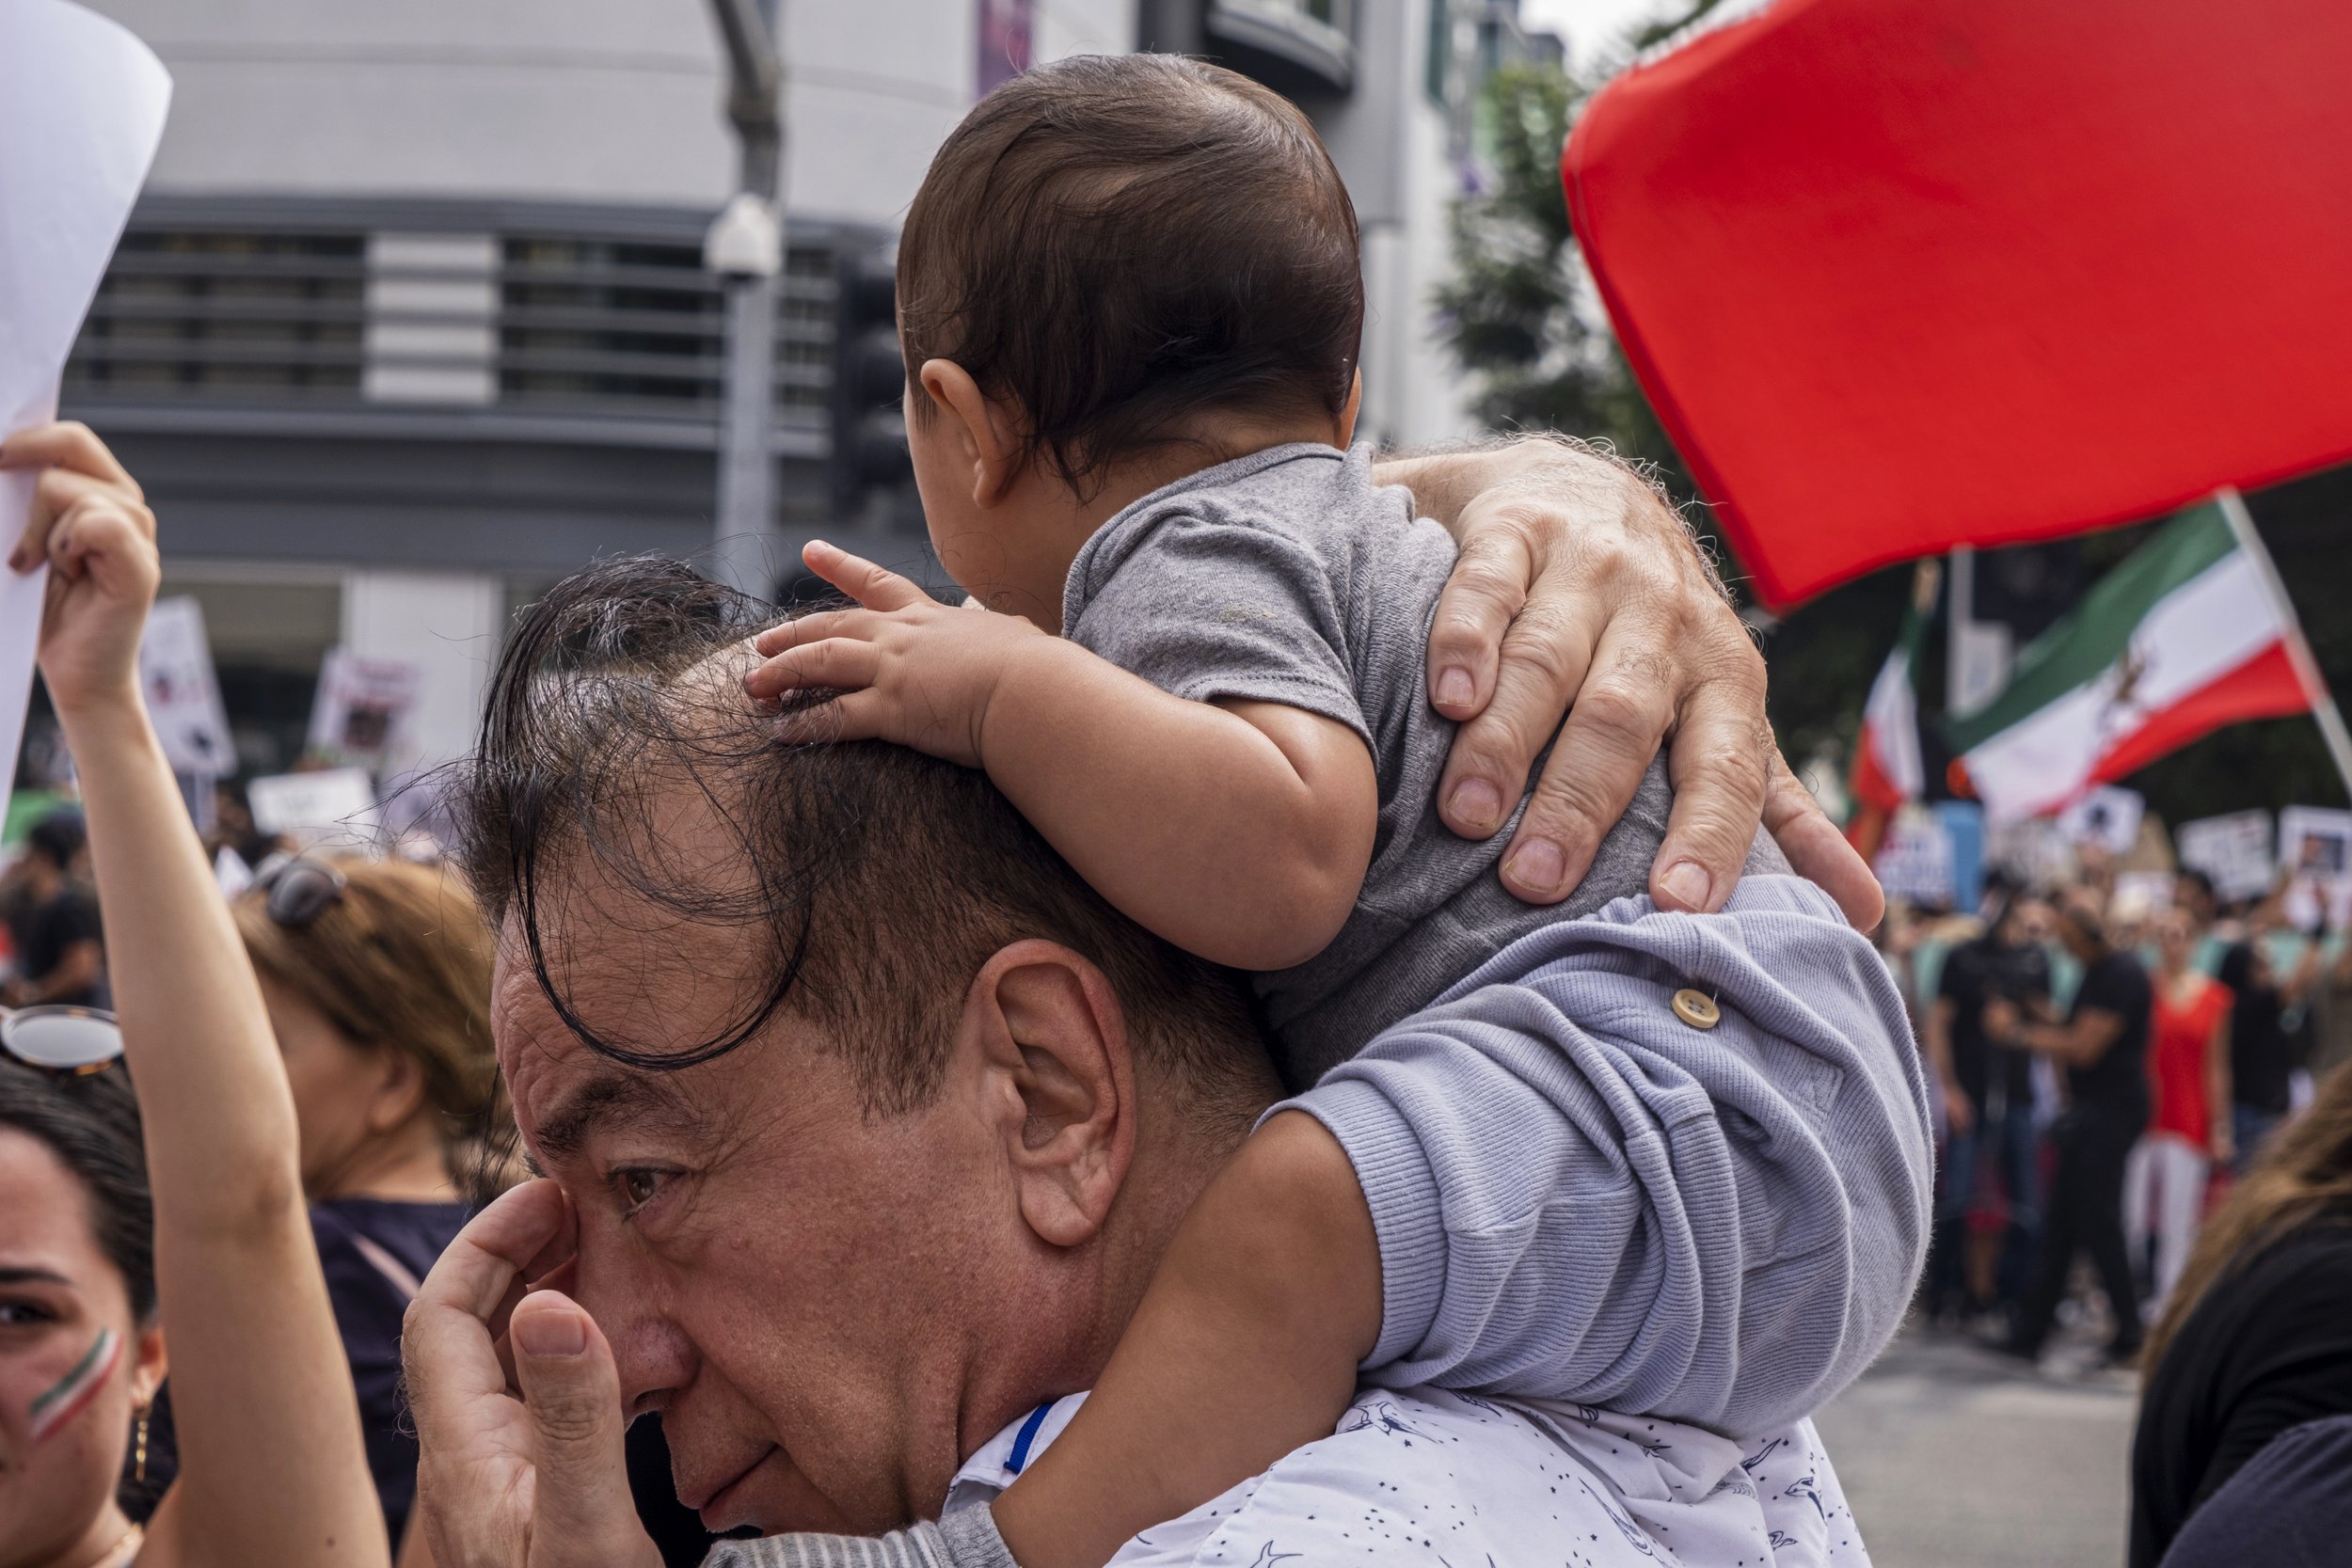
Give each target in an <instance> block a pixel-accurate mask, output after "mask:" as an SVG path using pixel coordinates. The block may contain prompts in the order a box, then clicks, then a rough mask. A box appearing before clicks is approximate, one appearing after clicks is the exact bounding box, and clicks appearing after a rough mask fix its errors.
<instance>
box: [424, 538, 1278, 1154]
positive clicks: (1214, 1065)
mask: <svg viewBox="0 0 2352 1568" xmlns="http://www.w3.org/2000/svg"><path fill="white" fill-rule="evenodd" d="M783 618H784V617H783V615H782V613H781V612H780V611H778V610H775V609H774V608H773V607H772V606H770V605H767V604H764V603H761V602H760V601H758V600H756V599H754V598H751V597H749V596H748V595H745V594H739V593H736V592H735V591H733V590H731V589H727V588H723V587H721V586H719V585H718V584H716V583H712V582H709V581H707V580H706V579H704V578H700V577H698V576H696V575H695V574H694V573H693V572H692V571H691V569H689V568H688V567H687V566H686V565H684V564H683V563H681V562H674V561H664V560H660V559H655V558H649V557H648V558H635V559H628V560H622V561H614V562H604V563H601V564H599V565H596V566H593V567H591V568H589V569H588V570H586V571H583V572H580V573H577V574H575V575H574V576H572V577H569V578H565V579H564V581H562V582H560V583H558V584H557V585H556V586H555V588H554V589H553V590H551V591H550V592H549V593H548V595H547V597H546V598H544V599H542V600H541V601H540V602H539V603H537V604H536V605H533V606H532V607H531V608H530V609H529V610H526V611H525V612H524V613H523V615H522V616H521V618H520V619H519V620H518V622H517V624H516V626H515V628H514V634H513V636H512V637H511V638H510V639H509V641H508V642H507V646H506V649H505V652H504V653H503V654H502V655H501V657H500V660H499V667H498V672H497V673H496V675H495V676H494V677H493V679H492V681H491V686H490V694H489V702H488V705H487V708H486V710H485V713H484V716H483V723H482V737H481V745H480V747H479V749H478V750H477V752H476V753H475V755H474V757H473V758H472V760H471V762H470V764H469V766H468V767H467V768H466V770H465V771H464V773H463V775H462V777H461V781H460V784H459V785H458V787H457V789H456V790H455V792H454V800H453V804H454V807H455V816H456V818H457V822H458V826H459V845H460V853H461V855H462V857H463V859H464V863H465V865H466V868H467V871H468V873H469V876H470V878H471V879H472V882H473V886H474V890H475V893H476V895H478V897H479V898H480V899H481V902H482V906H483V911H484V913H485V915H486V916H487V917H488V919H489V920H490V922H491V923H492V925H493V926H494V927H505V928H507V929H509V930H512V931H514V932H516V934H518V935H519V936H520V938H521V940H522V942H523V944H524V946H525V948H526V949H527V951H528V956H529V959H530V962H531V963H532V967H533V970H534V972H535V974H536V977H537V979H538V983H539V985H540V988H541V989H542V990H543V991H545V993H546V995H547V997H548V1001H549V1002H550V1003H551V1004H552V1005H553V1006H554V1007H555V1009H556V1011H557V1013H558V1015H559V1016H561V1017H562V1019H563V1020H564V1023H565V1025H566V1026H567V1027H568V1028H570V1030H571V1031H572V1033H573V1034H574V1035H576V1036H577V1037H579V1038H580V1040H581V1041H582V1042H583V1043H585V1044H586V1045H588V1046H589V1047H590V1048H591V1049H593V1050H596V1051H597V1052H599V1053H602V1054H604V1055H606V1056H609V1057H611V1058H612V1059H614V1060H616V1061H620V1062H623V1063H626V1064H628V1066H631V1067H635V1068H640V1069H649V1070H672V1069H679V1068H684V1067H691V1066H692V1065H694V1064H695V1063H698V1062H705V1061H708V1060H710V1059H711V1058H713V1057H715V1056H718V1055H721V1054H723V1053H726V1052H728V1051H732V1050H734V1049H736V1048H737V1047H738V1046H740V1045H742V1044H743V1043H744V1042H745V1041H747V1040H750V1039H752V1038H753V1037H755V1036H757V1035H758V1034H759V1032H760V1031H761V1029H762V1028H763V1027H764V1026H765V1025H766V1024H767V1023H768V1022H769V1021H770V1020H771V1018H773V1017H774V1016H775V1015H776V1013H777V1012H778V1011H779V1009H785V1008H789V1009H791V1010H792V1011H794V1012H797V1013H799V1014H801V1015H803V1016H805V1017H808V1018H811V1019H813V1020H815V1021H817V1022H819V1023H821V1024H823V1025H824V1026H825V1028H826V1031H827V1033H828V1034H829V1035H830V1036H831V1037H832V1038H833V1040H834V1042H835V1045H836V1047H837V1049H838V1050H839V1051H840V1052H841V1053H843V1054H844V1055H845V1056H846V1057H847V1058H848V1059H849V1062H850V1067H851V1069H852V1070H853V1071H854V1072H855V1073H856V1075H857V1079H858V1083H859V1086H860V1092H861V1095H862V1097H863V1099H864V1101H865V1103H866V1109H867V1112H868V1114H870V1115H890V1114H895V1113H898V1112H901V1111H907V1110H912V1109H914V1108H916V1107H918V1106H920V1105H922V1104H924V1103H925V1102H927V1101H930V1098H931V1097H932V1096H933V1095H934V1094H935V1093H936V1092H937V1091H938V1089H939V1086H940V1085H941V1082H942V1080H943V1076H944V1073H945V1069H946V1061H947V1057H948V1053H949V1051H950V1047H951V1043H952V1038H953V1032H954V1023H955V1020H956V1018H957V1017H958V1015H959V1014H960V1012H961V1008H962V1006H963V1001H964V997H965V993H966V991H967V990H968V989H969V987H970V985H971V982H972V978H973V976H974V975H975V974H977V973H978V971H979V969H980V967H981V965H982V964H984V963H985V962H986V961H987V960H988V958H989V957H990V955H992V954H993V953H995V952H996V951H998V950H999V949H1001V948H1003V947H1005V946H1006V945H1008V944H1009V943H1011V942H1018V941H1020V940H1022V939H1024V938H1029V937H1037V938H1043V939H1045V940H1048V941H1052V942H1059V943H1061V944H1062V945H1064V946H1066V947H1069V948H1071V949H1073V950H1074V951H1075V952H1078V953H1080V954H1082V955H1084V956H1085V957H1086V958H1089V960H1091V961H1092V962H1093V963H1094V964H1095V965H1096V966H1097V967H1098V968H1100V969H1101V970H1102V971H1103V972H1104V974H1105V975H1106V976H1107V977H1108V978H1109V980H1110V983H1111V985H1112V987H1113V988H1114V989H1115V990H1116V991H1117V992H1118V995H1119V998H1120V1005H1121V1007H1122V1009H1123V1010H1124V1012H1125V1014H1126V1017H1127V1021H1128V1027H1129V1031H1130V1034H1131V1036H1132V1037H1133V1038H1134V1041H1135V1048H1136V1054H1137V1057H1138V1061H1139V1063H1141V1064H1144V1065H1147V1066H1156V1067H1157V1068H1159V1069H1162V1070H1163V1071H1164V1073H1165V1074H1166V1076H1167V1077H1168V1080H1169V1081H1170V1083H1171V1084H1172V1085H1174V1086H1175V1087H1176V1088H1177V1090H1178V1091H1179V1092H1180V1093H1182V1094H1184V1096H1185V1097H1186V1098H1187V1099H1191V1100H1198V1101H1201V1102H1203V1103H1204V1104H1208V1105H1212V1106H1216V1107H1218V1108H1220V1109H1222V1110H1225V1111H1230V1112H1231V1113H1232V1114H1234V1115H1236V1116H1247V1115H1248V1114H1251V1113H1254V1111H1255V1110H1256V1109H1257V1108H1258V1107H1259V1105H1260V1104H1262V1103H1263V1090H1264V1088H1265V1087H1266V1086H1267V1085H1270V1084H1271V1082H1272V1079H1271V1076H1270V1069H1268V1067H1267V1066H1266V1060H1265V1056H1264V1054H1263V1048H1262V1046H1261V1045H1260V1043H1259V1038H1258V1037H1257V1035H1256V1033H1255V1030H1254V1028H1253V1025H1252V1023H1251V1022H1250V1017H1249V1011H1248V1003H1247V1001H1246V999H1245V996H1244V992H1243V990H1242V988H1241V986H1240V985H1239V983H1238V980H1237V977H1236V976H1235V975H1233V974H1232V973H1231V972H1229V971H1226V970H1222V969H1219V968H1217V967H1216V966H1215V965H1212V964H1209V963H1206V962H1203V961H1202V960H1200V959H1199V958H1193V957H1192V956H1190V955H1189V954H1186V953H1184V952H1182V951H1181V950H1179V949H1177V948H1175V947H1172V946H1170V945H1169V944H1168V943H1167V942H1161V941H1160V940H1159V939H1157V938H1156V937H1153V936H1152V934H1151V933H1149V932H1147V931H1145V930H1143V929H1142V928H1141V927H1138V926H1136V924H1135V923H1134V922H1132V921H1130V920H1128V919H1127V918H1126V917H1124V916H1123V915H1121V914H1120V913H1119V912H1118V911H1116V910H1114V909H1112V908H1111V907H1110V906H1109V905H1108V904H1106V903H1104V901H1103V899H1102V898H1101V897H1100V896H1099V895H1096V894H1095V892H1094V891H1093V890H1092V889H1091V888H1089V886H1088V885H1087V884H1086V882H1085V881H1084V880H1082V879H1080V878H1079V877H1078V876H1077V875H1076V873H1074V872H1073V871H1072V870H1071V869H1070V868H1069V866H1068V865H1067V864H1065V863H1063V862H1062V860H1061V858H1060V857H1059V856H1058V855H1057V854H1056V853H1055V852H1054V850H1053V848H1052V847H1050V846H1048V845H1047V844H1046V843H1045V841H1044V840H1043V839H1042V838H1041V837H1039V835H1038V833H1037V832H1036V830H1034V829H1032V828H1031V827H1030V826H1029V824H1028V822H1027V821H1026V820H1025V819H1024V818H1023V817H1022V816H1021V814H1020V813H1019V812H1017V811H1016V810H1014V809H1013V807H1012V805H1011V803H1010V802H1009V801H1008V800H1005V798H1004V797H1003V796H1002V795H1000V794H999V793H998V792H997V790H996V788H995V786H994V785H993V784H990V783H989V781H988V778H987V775H985V774H983V773H981V772H979V771H977V770H976V769H972V768H961V767H958V766H956V765H954V764H952V763H946V762H941V761H939V760H937V759H935V758H932V757H927V756H924V755H922V754H921V753H919V752H913V751H909V750H907V749H905V748H903V747H898V746H892V745H886V744H883V743H882V742H879V741H854V742H846V743H844V742H829V741H810V740H805V739H799V740H796V739H789V738H787V736H786V734H785V728H786V726H785V725H784V724H783V723H782V722H781V721H780V718H779V715H777V714H776V713H775V712H774V711H773V710H771V709H763V708H761V707H760V706H758V705H756V704H755V703H754V702H753V701H752V699H751V698H750V697H749V696H747V695H746V694H745V693H744V691H743V689H742V686H741V676H742V675H743V674H744V673H746V672H747V671H748V670H749V669H750V668H751V666H752V663H753V662H754V658H755V656H754V655H753V654H752V653H751V651H750V650H749V648H748V647H746V646H745V644H746V643H747V641H748V640H749V639H750V638H752V637H753V636H755V634H756V633H758V632H759V631H760V630H762V629H763V628H765V627H767V626H772V625H774V624H775V623H776V622H777V621H779V620H781V619H783ZM681 800H684V801H698V802H699V805H700V807H701V811H700V813H699V814H698V815H699V817H700V821H698V824H697V826H698V828H700V827H702V826H703V825H704V824H707V823H715V824H716V826H717V830H718V832H719V833H720V841H719V842H718V843H717V845H716V846H714V845H713V844H712V843H711V842H710V841H709V840H708V839H707V838H705V837H704V836H703V835H702V833H701V832H696V833H695V834H693V835H691V837H692V839H693V842H692V843H691V844H687V843H682V842H679V841H678V840H679V835H678V834H677V833H676V832H675V827H676V822H677V816H678V811H677V808H678V804H679V802H680V801H681ZM583 874H585V875H583ZM613 884H617V885H618V886H621V887H624V888H626V889H628V890H629V891H630V892H632V893H634V894H635V895H638V896H641V897H643V898H644V899H645V900H646V901H647V902H648V903H649V904H651V905H652V906H653V907H654V909H655V910H656V911H660V912H662V913H666V914H668V915H670V916H675V917H676V918H680V919H683V920H686V921H689V922H691V923H693V924H696V925H700V926H708V927H735V928H739V929H741V930H742V931H744V932H745V933H746V935H747V937H748V938H749V942H748V945H749V946H750V948H751V949H752V950H753V951H754V952H755V953H756V954H757V955H758V961H757V962H756V963H755V965H754V966H752V967H751V968H749V969H747V970H746V971H744V972H742V973H740V974H730V975H729V976H728V977H727V978H728V980H729V982H730V983H731V984H734V985H736V986H737V987H738V988H739V990H740V992H741V995H740V999H739V1003H738V1004H737V1006H735V1008H734V1010H733V1013H732V1015H731V1016H730V1017H729V1018H728V1019H727V1020H726V1022H725V1023H724V1025H723V1027H722V1028H721V1029H720V1031H719V1032H718V1033H716V1034H714V1035H713V1036H712V1037H710V1038H708V1039H707V1040H704V1041H702V1042H700V1043H699V1044H697V1045H694V1046H692V1047H690V1048H687V1049H684V1050H678V1049H668V1050H662V1051H652V1050H648V1049H646V1048H644V1045H643V1044H642V1043H633V1042H630V1041H628V1040H622V1039H615V1038H611V1037H607V1036H606V1035H604V1034H602V1033H600V1032H598V1031H597V1030H596V1028H595V1027H593V1026H592V1024H591V1023H590V1022H588V1021H587V1020H585V1019H583V1018H581V1017H580V1016H579V1015H578V1014H577V1013H576V1012H575V1011H574V1009H573V1007H572V1005H571V1002H570V1000H569V996H568V989H567V988H566V987H565V986H564V983H563V976H562V974H561V968H562V965H561V963H560V961H551V958H552V959H560V955H551V954H550V953H549V951H548V944H547V942H546V941H545V940H544V938H543V932H544V931H546V930H547V929H548V927H550V926H551V925H552V924H553V922H554V920H555V918H556V916H557V915H558V913H559V912H560V911H562V910H563V909H564V907H565V905H566V904H568V903H570V902H571V901H572V900H573V899H574V898H575V897H577V896H578V895H580V894H581V892H582V891H583V890H590V889H594V888H597V887H603V886H609V885H613ZM597 912H598V913H600V914H601V913H602V911H597ZM1244 1125H1247V1124H1246V1122H1245V1123H1244Z"/></svg>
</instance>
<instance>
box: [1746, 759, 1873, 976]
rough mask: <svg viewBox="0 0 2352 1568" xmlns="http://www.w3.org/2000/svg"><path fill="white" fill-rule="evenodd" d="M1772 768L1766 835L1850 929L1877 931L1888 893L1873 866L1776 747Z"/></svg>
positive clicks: (1766, 800)
mask: <svg viewBox="0 0 2352 1568" xmlns="http://www.w3.org/2000/svg"><path fill="white" fill-rule="evenodd" d="M1769 766H1770V767H1771V768H1772V791H1771V793H1770V794H1768V795H1767V796H1766V797H1765V799H1764V828H1765V831H1766V832H1770V833H1771V834H1772V840H1773V842H1774V843H1776V844H1778V845H1779V846H1780V852H1781V853H1782V854H1784V855H1786V856H1788V864H1789V866H1790V868H1791V869H1793V870H1794V871H1795V872H1796V873H1797V875H1798V876H1800V877H1803V878H1804V879H1805V880H1806V881H1808V882H1811V883H1813V884H1814V885H1815V886H1817V887H1819V888H1820V890H1821V891H1822V892H1824V893H1826V894H1828V895H1830V896H1831V897H1832V898H1834V899H1836V901H1837V907H1838V909H1839V910H1840V911H1843V912H1844V914H1845V916H1846V922H1847V924H1848V925H1850V926H1851V927H1853V928H1854V929H1855V930H1857V931H1875V930H1877V929H1878V927H1879V922H1880V921H1882V920H1883V919H1885V918H1886V893H1885V890H1884V889H1883V888H1881V887H1880V886H1879V879H1877V878H1876V877H1873V876H1872V875H1870V866H1869V863H1868V862H1867V861H1865V860H1864V859H1863V858H1862V856H1861V854H1860V852H1859V851H1857V850H1856V849H1855V848H1854V847H1853V846H1852V845H1851V844H1849V843H1847V842H1846V835H1845V834H1844V833H1841V832H1838V831H1837V828H1836V824H1835V823H1833V822H1831V821H1830V819H1829V818H1828V817H1827V816H1823V815H1822V814H1821V807H1820V802H1819V801H1817V800H1814V799H1813V792H1812V791H1811V790H1809V789H1807V788H1805V787H1804V784H1800V783H1799V782H1798V780H1797V776H1796V775H1795V774H1794V773H1791V772H1790V771H1789V770H1788V761H1787V759H1785V758H1783V757H1782V756H1781V754H1780V752H1779V751H1778V749H1777V748H1775V749H1774V750H1773V752H1772V757H1771V760H1770V764H1769Z"/></svg>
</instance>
